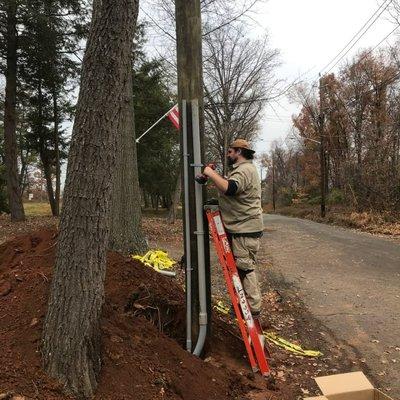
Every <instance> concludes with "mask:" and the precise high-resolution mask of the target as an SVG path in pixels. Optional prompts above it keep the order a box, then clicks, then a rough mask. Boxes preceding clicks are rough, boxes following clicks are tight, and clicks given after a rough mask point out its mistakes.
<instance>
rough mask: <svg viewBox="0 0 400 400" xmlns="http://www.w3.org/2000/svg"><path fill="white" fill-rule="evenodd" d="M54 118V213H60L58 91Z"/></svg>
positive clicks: (54, 98)
mask: <svg viewBox="0 0 400 400" xmlns="http://www.w3.org/2000/svg"><path fill="white" fill-rule="evenodd" d="M53 119H54V152H55V159H54V162H55V164H56V194H55V198H54V202H55V209H54V215H55V216H57V217H58V216H59V215H60V193H61V168H60V138H59V115H58V103H57V92H56V90H54V91H53Z"/></svg>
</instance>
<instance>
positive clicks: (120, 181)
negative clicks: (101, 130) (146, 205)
mask: <svg viewBox="0 0 400 400" xmlns="http://www.w3.org/2000/svg"><path fill="white" fill-rule="evenodd" d="M128 74H129V76H130V79H129V80H128V82H127V85H126V89H125V102H124V108H123V110H122V112H121V118H120V121H119V125H118V133H119V135H118V137H119V143H118V146H117V161H116V166H115V172H114V174H115V175H114V182H113V193H112V205H111V226H110V244H109V247H110V249H112V250H115V251H120V252H122V253H125V254H128V253H131V254H142V253H144V252H145V251H147V249H148V248H147V243H146V240H145V237H144V235H143V233H142V229H141V217H142V211H141V207H140V202H141V199H140V188H139V178H138V175H139V174H138V167H137V154H136V137H135V124H134V112H133V96H132V89H133V86H132V68H128Z"/></svg>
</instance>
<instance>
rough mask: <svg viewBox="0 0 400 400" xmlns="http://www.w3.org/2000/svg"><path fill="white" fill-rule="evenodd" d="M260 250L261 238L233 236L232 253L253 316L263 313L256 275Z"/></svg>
mask: <svg viewBox="0 0 400 400" xmlns="http://www.w3.org/2000/svg"><path fill="white" fill-rule="evenodd" d="M259 249H260V238H254V237H248V236H233V237H232V251H233V254H234V256H235V260H236V266H237V268H238V270H239V271H238V272H239V275H240V278H241V280H242V284H243V288H244V291H245V293H246V297H247V300H248V302H249V305H250V309H251V312H252V314H253V315H257V314H259V313H260V311H261V301H262V298H261V290H260V285H259V283H258V278H257V273H256V256H257V252H258V250H259Z"/></svg>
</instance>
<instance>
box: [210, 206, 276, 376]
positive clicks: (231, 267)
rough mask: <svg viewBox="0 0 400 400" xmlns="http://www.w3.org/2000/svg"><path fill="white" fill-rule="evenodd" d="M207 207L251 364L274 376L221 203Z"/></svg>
mask: <svg viewBox="0 0 400 400" xmlns="http://www.w3.org/2000/svg"><path fill="white" fill-rule="evenodd" d="M204 209H205V211H206V215H207V220H208V224H209V227H210V233H211V237H212V238H213V242H214V245H215V250H216V252H217V254H218V259H219V262H220V264H221V267H222V271H223V273H224V277H225V282H226V285H227V287H228V292H229V296H230V298H231V301H232V305H233V308H234V310H235V314H236V318H237V321H238V324H239V329H240V332H241V334H242V337H243V342H244V344H245V347H246V350H247V354H248V357H249V361H250V365H251V368H252V370H253V372H257V371H260V373H261V374H262V375H263V376H265V377H267V378H272V376H271V370H270V367H269V365H268V362H267V358H266V356H265V350H266V349H264V344H263V343H262V341H261V340H260V338H262V337H263V336H262V329H261V326H260V324H259V322H258V321H257V322H256V321H255V320H254V318H253V316H252V315H251V312H250V307H249V304H248V302H247V299H246V295H245V292H244V289H243V286H242V282H241V280H240V277H239V274H238V270H237V267H236V262H235V258H234V256H233V253H232V250H231V246H230V244H229V241H228V237H227V235H226V232H225V228H224V225H223V223H222V219H221V214H220V212H219V210H218V207H217V206H214V205H213V206H211V205H210V206H205V207H204ZM267 353H268V352H267Z"/></svg>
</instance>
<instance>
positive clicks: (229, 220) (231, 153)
mask: <svg viewBox="0 0 400 400" xmlns="http://www.w3.org/2000/svg"><path fill="white" fill-rule="evenodd" d="M254 153H255V151H254V150H252V149H251V148H250V146H249V144H248V142H247V141H246V140H244V139H236V140H235V141H234V142H233V143H231V144H230V145H229V148H228V154H227V160H228V164H229V165H230V167H231V170H230V172H229V173H228V176H227V178H226V179H225V178H224V177H222V176H221V175H219V174H218V173H217V172H216V171H215V170H214V169H212V168H210V167H208V166H207V167H205V168H204V171H203V174H204V175H205V176H207V177H208V178H210V179H211V180H212V181H213V182H214V184H215V186H216V187H217V188H218V190H219V191H220V198H219V209H220V211H221V216H222V220H223V223H224V226H225V230H226V232H227V236H228V239H229V241H230V244H231V248H232V251H233V254H234V256H235V261H236V266H237V268H238V272H239V276H240V279H241V281H242V284H243V288H244V291H245V293H246V297H247V300H248V303H249V306H250V309H251V313H252V315H253V318H254V320H255V322H256V323H258V324H259V316H260V313H261V302H262V296H261V290H260V285H259V282H258V278H257V274H256V256H257V252H258V250H259V248H260V238H261V236H262V231H263V220H262V208H261V183H260V178H259V176H258V173H257V169H256V167H255V165H254V164H253V161H252V160H253V158H254ZM260 327H261V325H260Z"/></svg>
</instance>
